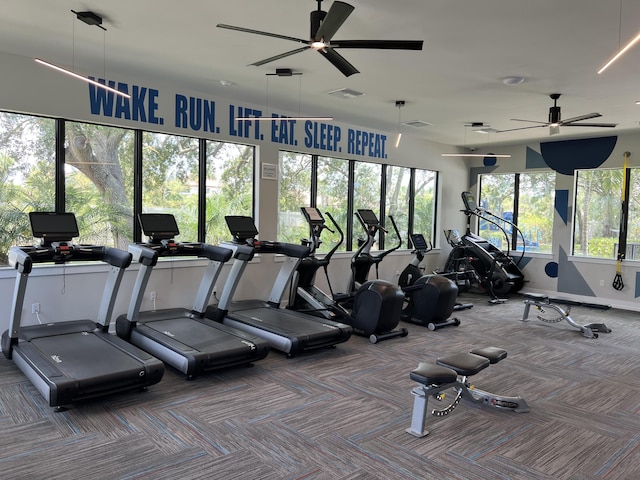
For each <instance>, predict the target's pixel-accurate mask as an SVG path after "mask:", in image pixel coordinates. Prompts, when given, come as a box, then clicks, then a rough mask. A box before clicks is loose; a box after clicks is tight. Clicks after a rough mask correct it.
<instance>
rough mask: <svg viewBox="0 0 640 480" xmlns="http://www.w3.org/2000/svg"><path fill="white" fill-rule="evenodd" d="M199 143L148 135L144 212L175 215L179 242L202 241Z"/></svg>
mask: <svg viewBox="0 0 640 480" xmlns="http://www.w3.org/2000/svg"><path fill="white" fill-rule="evenodd" d="M198 153H199V145H198V140H197V139H195V138H189V137H179V136H176V135H164V134H161V133H151V132H144V134H143V137H142V205H143V207H142V210H143V211H144V212H147V213H172V214H173V215H174V216H175V218H176V222H177V223H178V228H179V229H180V237H179V240H180V241H183V242H194V241H197V240H198Z"/></svg>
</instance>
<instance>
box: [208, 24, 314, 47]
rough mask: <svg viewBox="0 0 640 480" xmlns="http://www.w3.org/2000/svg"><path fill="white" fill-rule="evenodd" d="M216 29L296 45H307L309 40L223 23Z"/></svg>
mask: <svg viewBox="0 0 640 480" xmlns="http://www.w3.org/2000/svg"><path fill="white" fill-rule="evenodd" d="M216 27H218V28H226V29H227V30H236V31H238V32H244V33H253V34H255V35H263V36H265V37H273V38H281V39H283V40H291V41H292V42H298V43H304V44H308V43H309V40H304V39H302V38H296V37H289V36H287V35H279V34H277V33H270V32H263V31H261V30H252V29H251V28H244V27H236V26H234V25H225V24H224V23H219V24H218V25H216Z"/></svg>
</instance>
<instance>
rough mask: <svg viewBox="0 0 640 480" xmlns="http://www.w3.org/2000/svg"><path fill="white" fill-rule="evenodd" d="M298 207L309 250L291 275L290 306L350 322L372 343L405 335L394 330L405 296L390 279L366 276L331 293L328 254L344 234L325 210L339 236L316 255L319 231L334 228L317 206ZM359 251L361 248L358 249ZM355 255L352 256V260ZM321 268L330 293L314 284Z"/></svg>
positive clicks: (319, 241)
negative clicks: (323, 252)
mask: <svg viewBox="0 0 640 480" xmlns="http://www.w3.org/2000/svg"><path fill="white" fill-rule="evenodd" d="M301 211H302V214H303V215H304V217H305V220H306V221H307V223H308V224H309V230H310V235H309V239H308V240H303V243H304V244H305V245H306V246H308V247H309V249H310V252H311V253H310V255H309V256H307V257H305V258H303V259H302V261H301V262H300V264H299V265H298V267H297V268H296V271H295V273H294V275H293V277H292V280H291V285H290V293H289V308H292V309H295V310H299V311H302V312H305V313H308V314H311V315H315V316H319V317H323V318H326V319H328V320H331V319H335V320H339V321H342V322H345V323H347V324H349V325H351V327H352V328H353V331H354V333H356V334H358V335H361V336H366V337H369V340H370V341H371V342H372V343H377V342H379V341H382V340H388V339H390V338H395V337H405V336H406V335H407V334H408V333H409V332H408V331H407V330H406V329H404V328H403V329H400V330H394V329H395V328H396V327H397V326H398V324H399V323H400V314H401V311H402V303H403V298H404V297H403V295H402V292H401V291H400V290H399V289H398V288H397V287H396V286H395V285H393V284H392V283H390V282H387V281H385V280H371V281H366V276H365V281H363V282H362V284H358V285H357V286H354V287H353V288H354V290H353V291H352V292H350V293H347V294H338V295H334V293H333V291H332V289H331V282H330V280H329V275H328V271H327V267H328V265H329V262H330V260H331V257H332V256H333V254H334V253H335V252H336V250H337V249H338V248H339V247H340V245H341V244H342V243H343V241H344V234H343V232H342V229H341V228H340V227H339V226H338V224H337V223H336V221H335V220H334V218H333V217H332V216H331V214H330V213H328V212H326V213H325V214H326V215H327V217H328V218H329V220H331V223H332V224H333V227H334V228H335V231H336V232H337V233H338V234H339V236H340V238H339V240H338V242H337V243H336V244H335V245H333V247H332V248H331V249H330V250H329V252H328V253H327V254H326V255H325V256H324V258H318V257H317V256H316V255H315V252H316V250H317V248H318V247H319V246H320V244H321V243H322V241H321V234H322V231H323V230H325V229H326V230H329V231H331V232H334V230H331V229H329V227H327V226H326V223H325V219H324V217H323V216H322V214H321V213H320V211H319V210H318V209H317V208H314V207H302V208H301ZM358 252H361V250H360V249H359V250H358ZM358 252H356V255H354V258H356V256H357V255H358ZM354 258H352V264H353V261H354ZM320 268H323V269H324V271H325V275H326V277H327V283H328V285H329V290H330V292H331V294H330V295H329V294H327V293H325V292H323V291H322V290H321V289H320V288H318V287H317V286H316V285H315V277H316V273H317V271H318V270H319V269H320ZM367 274H368V272H367Z"/></svg>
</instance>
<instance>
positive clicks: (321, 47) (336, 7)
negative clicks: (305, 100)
mask: <svg viewBox="0 0 640 480" xmlns="http://www.w3.org/2000/svg"><path fill="white" fill-rule="evenodd" d="M316 1H317V2H318V9H317V10H315V11H312V12H311V35H310V37H309V39H307V40H305V39H302V38H296V37H289V36H286V35H279V34H277V33H270V32H263V31H260V30H252V29H250V28H244V27H236V26H233V25H225V24H222V23H219V24H218V25H217V27H219V28H227V29H229V30H237V31H239V32H245V33H253V34H256V35H265V36H267V37H274V38H281V39H283V40H291V41H293V42H296V43H301V44H303V45H304V47H300V48H296V49H295V50H291V51H288V52H285V53H281V54H279V55H275V56H273V57H269V58H266V59H264V60H260V61H257V62H255V63H252V64H251V65H254V66H260V65H264V64H265V63H269V62H273V61H275V60H279V59H281V58H285V57H288V56H289V55H293V54H295V53H299V52H303V51H305V50H308V49H310V48H312V49H314V50H317V51H318V52H320V53H321V54H322V55H323V56H324V57H325V58H326V59H327V60H329V62H331V63H332V64H333V65H334V66H335V67H336V68H337V69H338V70H340V71H341V72H342V73H343V74H344V75H345V76H346V77H348V76H350V75H353V74H354V73H359V71H358V70H357V69H356V67H354V66H353V65H351V64H350V63H349V62H348V61H347V60H346V59H345V58H344V57H342V56H341V55H340V54H339V53H338V52H336V51H335V49H337V48H367V49H392V50H422V44H423V41H422V40H332V39H333V36H334V35H335V33H336V32H337V31H338V29H339V28H340V27H341V26H342V24H343V23H344V21H345V20H346V19H347V17H348V16H349V15H350V14H351V12H352V11H353V10H354V7H353V6H351V5H349V4H348V3H344V2H340V1H335V2H333V3H332V4H331V7H330V8H329V11H328V12H324V11H322V8H321V3H322V0H316Z"/></svg>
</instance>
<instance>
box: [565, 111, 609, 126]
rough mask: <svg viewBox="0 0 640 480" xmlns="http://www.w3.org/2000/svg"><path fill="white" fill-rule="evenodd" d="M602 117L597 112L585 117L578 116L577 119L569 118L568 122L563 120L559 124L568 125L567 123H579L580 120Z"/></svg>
mask: <svg viewBox="0 0 640 480" xmlns="http://www.w3.org/2000/svg"><path fill="white" fill-rule="evenodd" d="M601 116H602V115H601V114H599V113H596V112H593V113H587V114H585V115H578V116H577V117H571V118H567V119H566V120H561V121H560V122H558V123H559V124H560V125H566V124H567V123H572V122H579V121H580V120H589V119H590V118H598V117H601Z"/></svg>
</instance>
